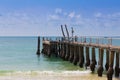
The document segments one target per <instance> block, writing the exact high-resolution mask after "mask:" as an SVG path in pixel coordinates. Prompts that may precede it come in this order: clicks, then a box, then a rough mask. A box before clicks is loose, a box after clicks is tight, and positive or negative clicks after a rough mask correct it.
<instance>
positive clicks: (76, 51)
mask: <svg viewBox="0 0 120 80" xmlns="http://www.w3.org/2000/svg"><path fill="white" fill-rule="evenodd" d="M78 50H79V48H78V45H75V46H74V60H73V64H74V65H77V62H78V60H79V53H78Z"/></svg>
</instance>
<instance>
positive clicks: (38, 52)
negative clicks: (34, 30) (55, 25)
mask: <svg viewBox="0 0 120 80" xmlns="http://www.w3.org/2000/svg"><path fill="white" fill-rule="evenodd" d="M36 54H37V55H40V36H39V37H38V46H37V53H36Z"/></svg>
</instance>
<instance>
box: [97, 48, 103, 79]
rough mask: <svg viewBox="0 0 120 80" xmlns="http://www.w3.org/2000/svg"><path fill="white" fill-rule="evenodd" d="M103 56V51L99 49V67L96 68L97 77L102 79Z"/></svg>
mask: <svg viewBox="0 0 120 80" xmlns="http://www.w3.org/2000/svg"><path fill="white" fill-rule="evenodd" d="M103 54H104V50H103V49H101V48H100V49H99V67H98V71H97V73H98V76H100V77H102V73H103Z"/></svg>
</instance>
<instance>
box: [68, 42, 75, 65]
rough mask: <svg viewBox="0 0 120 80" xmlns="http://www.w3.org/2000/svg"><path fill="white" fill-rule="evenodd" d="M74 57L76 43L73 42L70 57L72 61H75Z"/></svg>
mask: <svg viewBox="0 0 120 80" xmlns="http://www.w3.org/2000/svg"><path fill="white" fill-rule="evenodd" d="M73 58H74V43H73V42H72V43H71V46H70V57H69V61H70V62H71V63H72V62H73Z"/></svg>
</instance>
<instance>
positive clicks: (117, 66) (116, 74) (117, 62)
mask: <svg viewBox="0 0 120 80" xmlns="http://www.w3.org/2000/svg"><path fill="white" fill-rule="evenodd" d="M119 72H120V71H119V52H116V65H115V76H116V77H119Z"/></svg>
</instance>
